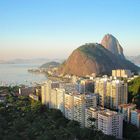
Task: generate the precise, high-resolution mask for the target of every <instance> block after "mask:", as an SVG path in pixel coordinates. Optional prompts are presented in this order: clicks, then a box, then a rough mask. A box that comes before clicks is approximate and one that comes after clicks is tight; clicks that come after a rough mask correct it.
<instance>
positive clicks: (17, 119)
mask: <svg viewBox="0 0 140 140" xmlns="http://www.w3.org/2000/svg"><path fill="white" fill-rule="evenodd" d="M75 138H76V140H109V139H110V140H113V139H115V138H114V137H111V136H106V135H104V134H103V133H101V132H99V131H96V130H92V129H87V128H81V127H80V126H79V123H78V122H75V121H70V120H67V119H66V118H65V117H64V116H63V115H62V113H61V112H60V111H59V110H55V109H48V108H47V107H45V106H42V105H41V103H40V102H34V101H30V100H29V98H28V97H23V96H19V97H17V96H14V95H9V96H7V99H6V102H5V103H0V139H1V140H75Z"/></svg>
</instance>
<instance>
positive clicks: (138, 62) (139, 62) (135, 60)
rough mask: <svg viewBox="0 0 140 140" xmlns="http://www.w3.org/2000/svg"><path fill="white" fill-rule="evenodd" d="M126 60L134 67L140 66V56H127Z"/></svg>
mask: <svg viewBox="0 0 140 140" xmlns="http://www.w3.org/2000/svg"><path fill="white" fill-rule="evenodd" d="M127 58H128V60H130V61H132V62H133V63H135V64H136V65H139V66H140V55H137V56H127Z"/></svg>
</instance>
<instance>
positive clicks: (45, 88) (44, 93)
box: [41, 80, 59, 107]
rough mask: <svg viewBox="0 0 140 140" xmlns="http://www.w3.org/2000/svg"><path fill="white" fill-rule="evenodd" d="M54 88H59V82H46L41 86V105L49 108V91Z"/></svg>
mask: <svg viewBox="0 0 140 140" xmlns="http://www.w3.org/2000/svg"><path fill="white" fill-rule="evenodd" d="M54 88H59V82H52V81H51V80H48V81H47V82H45V83H44V84H43V85H42V86H41V101H42V104H45V105H47V106H48V107H50V101H51V95H50V94H51V90H52V89H54Z"/></svg>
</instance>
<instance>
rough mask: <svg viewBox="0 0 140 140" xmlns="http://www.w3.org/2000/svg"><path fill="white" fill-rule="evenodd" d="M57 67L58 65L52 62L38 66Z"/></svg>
mask: <svg viewBox="0 0 140 140" xmlns="http://www.w3.org/2000/svg"><path fill="white" fill-rule="evenodd" d="M59 65H60V63H58V62H55V61H52V62H48V63H45V64H43V65H42V66H40V68H54V67H58V66H59Z"/></svg>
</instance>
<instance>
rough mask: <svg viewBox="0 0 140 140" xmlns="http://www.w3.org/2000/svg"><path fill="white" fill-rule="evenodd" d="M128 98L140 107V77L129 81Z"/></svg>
mask: <svg viewBox="0 0 140 140" xmlns="http://www.w3.org/2000/svg"><path fill="white" fill-rule="evenodd" d="M128 100H129V102H133V103H135V104H136V105H137V108H138V109H140V77H137V78H135V79H134V80H132V81H130V82H129V83H128Z"/></svg>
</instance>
